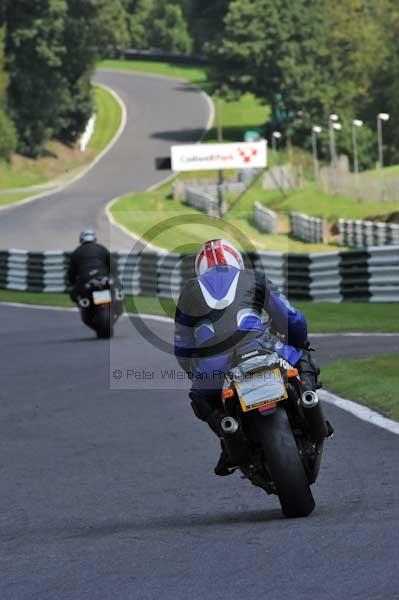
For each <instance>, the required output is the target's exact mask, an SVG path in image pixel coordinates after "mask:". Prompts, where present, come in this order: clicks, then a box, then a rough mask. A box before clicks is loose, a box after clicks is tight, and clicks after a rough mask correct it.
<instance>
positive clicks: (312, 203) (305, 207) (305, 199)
mask: <svg viewBox="0 0 399 600" xmlns="http://www.w3.org/2000/svg"><path fill="white" fill-rule="evenodd" d="M245 198H246V202H248V203H253V202H254V201H255V200H258V201H259V202H262V204H264V205H265V206H267V207H268V208H271V209H272V210H277V211H287V212H290V211H299V212H304V213H306V214H307V215H311V216H313V217H323V218H324V219H328V220H329V221H331V222H336V221H338V219H339V218H343V219H365V218H367V217H370V216H373V215H378V214H388V213H391V212H393V211H394V210H397V208H398V205H397V203H395V202H359V201H358V200H356V199H355V198H350V197H349V196H340V195H336V196H334V195H332V194H327V193H325V192H323V191H321V190H319V189H318V188H317V187H316V186H315V185H312V184H308V185H306V186H305V187H304V188H302V189H299V190H293V191H289V192H286V195H285V196H283V195H282V194H281V192H279V191H278V190H273V191H267V190H262V189H261V186H260V184H259V185H255V186H254V187H253V188H252V189H251V190H249V191H248V192H247V194H246V197H245Z"/></svg>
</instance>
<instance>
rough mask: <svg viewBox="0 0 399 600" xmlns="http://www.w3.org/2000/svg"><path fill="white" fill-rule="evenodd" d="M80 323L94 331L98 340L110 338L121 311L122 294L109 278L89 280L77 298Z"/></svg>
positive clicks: (112, 279)
mask: <svg viewBox="0 0 399 600" xmlns="http://www.w3.org/2000/svg"><path fill="white" fill-rule="evenodd" d="M77 303H78V306H79V309H80V313H81V317H82V321H83V323H84V324H85V325H87V326H88V327H90V328H91V329H94V331H95V332H96V333H97V337H98V338H111V337H112V336H113V334H114V325H115V323H116V321H117V319H118V317H119V316H120V315H121V313H122V311H123V292H122V290H121V288H120V286H119V285H118V283H117V282H116V281H115V280H114V278H113V277H109V276H96V277H93V278H92V279H90V280H89V281H88V282H87V283H86V284H85V285H84V287H83V290H82V292H81V293H80V294H79V295H78V296H77Z"/></svg>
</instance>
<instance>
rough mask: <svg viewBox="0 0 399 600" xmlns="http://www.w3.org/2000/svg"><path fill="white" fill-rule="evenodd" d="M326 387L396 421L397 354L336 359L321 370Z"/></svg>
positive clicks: (398, 409) (398, 396) (398, 408)
mask: <svg viewBox="0 0 399 600" xmlns="http://www.w3.org/2000/svg"><path fill="white" fill-rule="evenodd" d="M322 381H323V384H324V387H325V388H327V389H328V390H330V391H332V392H334V393H336V394H338V395H339V396H343V397H345V398H349V399H351V400H354V401H355V402H359V403H360V404H364V405H366V406H369V407H371V408H374V409H375V410H377V411H379V412H381V413H382V414H384V415H385V416H387V417H391V418H394V419H398V420H399V354H397V355H396V354H393V355H391V354H386V355H382V356H374V357H371V358H366V359H358V360H345V361H338V362H336V363H333V364H331V365H328V366H326V367H323V370H322Z"/></svg>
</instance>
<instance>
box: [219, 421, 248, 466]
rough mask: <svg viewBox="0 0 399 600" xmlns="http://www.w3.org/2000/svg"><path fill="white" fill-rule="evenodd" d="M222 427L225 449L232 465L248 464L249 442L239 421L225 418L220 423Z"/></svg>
mask: <svg viewBox="0 0 399 600" xmlns="http://www.w3.org/2000/svg"><path fill="white" fill-rule="evenodd" d="M220 427H221V429H222V432H223V439H224V447H225V449H226V450H227V454H228V455H229V458H230V461H231V463H232V464H234V465H241V464H245V463H247V462H248V460H249V458H250V453H249V448H248V441H247V439H246V437H245V435H244V432H243V431H242V429H241V427H240V424H239V422H238V421H237V419H235V418H234V417H224V418H223V419H222V420H221V422H220Z"/></svg>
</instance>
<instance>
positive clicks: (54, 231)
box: [0, 69, 209, 250]
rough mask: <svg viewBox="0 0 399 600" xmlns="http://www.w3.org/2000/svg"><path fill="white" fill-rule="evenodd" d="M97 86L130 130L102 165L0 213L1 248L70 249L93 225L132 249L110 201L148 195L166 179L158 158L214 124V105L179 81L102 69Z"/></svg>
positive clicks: (116, 243) (105, 237) (119, 245)
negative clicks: (122, 109)
mask: <svg viewBox="0 0 399 600" xmlns="http://www.w3.org/2000/svg"><path fill="white" fill-rule="evenodd" d="M96 81H98V82H99V83H103V84H106V85H108V86H109V87H111V88H112V89H113V90H115V92H116V93H117V94H118V95H119V96H120V98H121V99H122V100H123V102H124V103H125V105H126V108H127V124H126V128H125V130H124V132H123V134H122V136H121V137H120V139H119V140H118V142H117V143H116V144H115V146H114V147H113V148H112V149H111V150H110V152H109V153H107V154H106V155H105V156H104V157H103V158H102V160H100V161H99V162H98V163H97V165H96V166H95V167H94V168H93V169H92V170H90V171H89V172H88V173H87V174H86V175H85V176H84V177H83V178H82V179H80V180H79V181H77V182H76V183H73V184H72V185H70V186H68V187H67V188H65V189H64V190H63V191H60V192H58V193H55V194H51V195H50V196H46V197H44V198H40V199H38V200H35V201H34V202H31V203H28V204H24V205H21V206H19V207H18V206H14V207H10V208H8V209H6V210H2V211H1V212H0V240H1V247H2V248H22V249H26V250H56V249H61V250H68V249H71V248H73V247H74V246H76V236H77V234H78V232H79V231H80V230H81V229H82V228H84V227H87V226H88V225H90V226H92V227H95V228H96V229H97V231H98V233H99V236H100V238H101V240H103V241H105V243H108V244H109V243H110V241H111V242H112V247H113V249H115V250H118V249H125V250H129V249H130V248H131V247H132V240H131V238H129V237H128V236H126V235H125V234H124V233H123V232H121V231H120V230H119V229H117V228H115V227H111V226H110V225H109V223H108V220H107V218H106V216H105V214H104V208H105V206H106V204H107V203H108V202H109V201H110V200H112V199H113V198H115V197H118V196H121V195H123V194H126V193H128V192H131V191H142V190H145V189H147V188H148V187H150V186H152V185H154V184H156V183H157V182H158V181H160V180H162V178H165V176H166V175H167V173H165V172H163V173H162V172H161V173H160V172H157V171H156V169H155V164H154V159H155V157H157V156H168V155H169V153H170V146H171V144H173V143H176V142H180V143H181V142H193V141H198V139H199V138H200V137H201V135H202V133H203V132H204V130H205V128H206V126H207V124H208V119H209V103H208V102H207V100H206V98H205V96H204V95H203V94H202V93H201V92H200V91H199V90H198V89H196V88H193V87H192V86H190V85H188V84H185V83H183V82H181V81H176V80H172V79H166V78H160V77H152V76H151V77H150V76H145V75H138V74H133V73H129V72H127V73H123V72H117V71H111V70H109V71H107V70H105V69H104V70H100V71H99V72H98V73H97V74H96Z"/></svg>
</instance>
